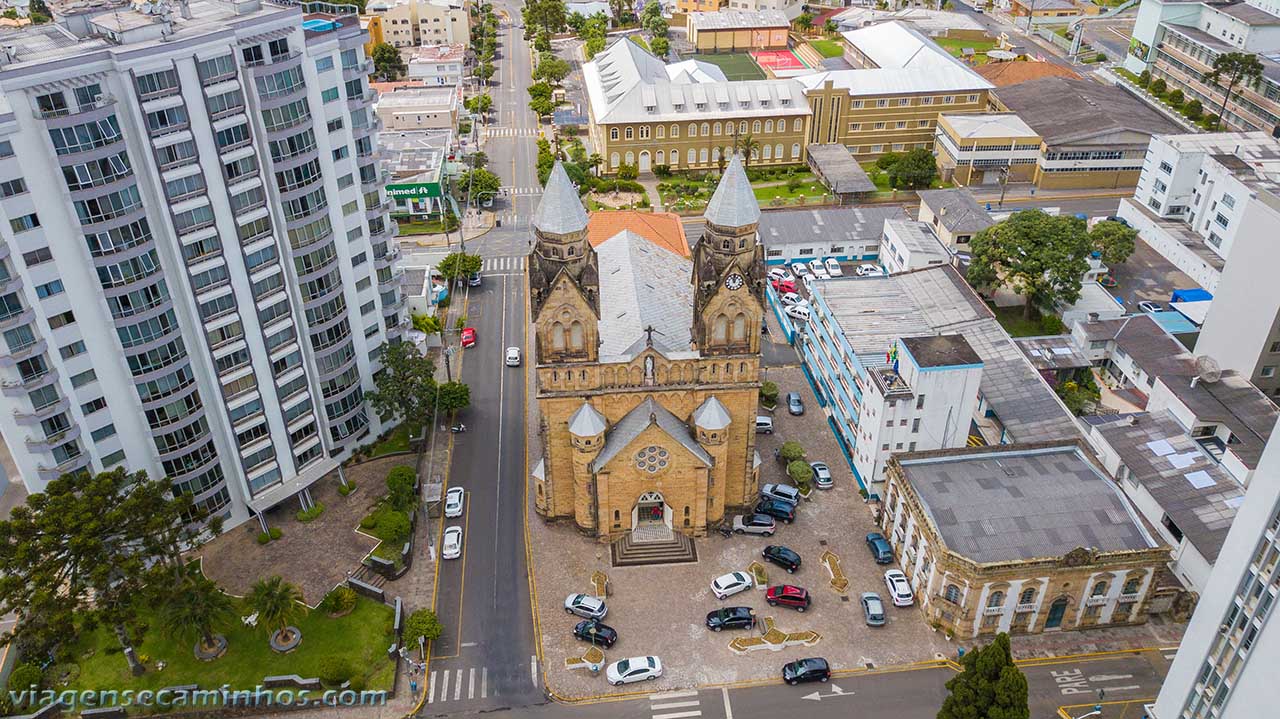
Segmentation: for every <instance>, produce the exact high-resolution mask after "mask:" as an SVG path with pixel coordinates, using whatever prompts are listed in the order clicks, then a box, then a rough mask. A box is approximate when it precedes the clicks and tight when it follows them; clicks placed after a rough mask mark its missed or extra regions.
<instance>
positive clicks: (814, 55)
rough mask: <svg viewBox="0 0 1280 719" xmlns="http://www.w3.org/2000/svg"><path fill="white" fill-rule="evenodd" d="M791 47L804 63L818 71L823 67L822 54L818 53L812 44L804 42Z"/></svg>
mask: <svg viewBox="0 0 1280 719" xmlns="http://www.w3.org/2000/svg"><path fill="white" fill-rule="evenodd" d="M791 49H792V50H794V51H795V53H796V57H798V58H800V61H801V62H803V63H805V64H806V65H808V66H809V67H811V68H813V69H814V70H817V71H819V72H820V71H822V70H823V69H824V68H823V65H822V60H823V57H822V54H821V53H819V52H818V51H817V50H814V49H813V46H811V45H809V44H808V43H804V44H800V45H796V46H795V47H793V48H791Z"/></svg>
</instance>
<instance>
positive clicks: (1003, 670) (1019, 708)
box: [938, 632, 1031, 719]
mask: <svg viewBox="0 0 1280 719" xmlns="http://www.w3.org/2000/svg"><path fill="white" fill-rule="evenodd" d="M960 664H961V665H963V666H964V671H963V672H961V673H959V674H957V675H955V676H954V677H952V678H951V679H949V680H948V681H947V691H949V692H950V694H949V695H948V696H947V698H946V700H944V701H943V703H942V709H941V710H940V711H939V712H938V719H1030V717H1031V710H1030V709H1029V708H1028V707H1027V678H1026V676H1024V675H1023V674H1022V670H1020V669H1018V667H1017V665H1015V664H1014V663H1013V654H1012V653H1011V652H1010V651H1009V635H1008V634H1005V633H1004V632H1001V633H999V634H997V635H996V638H995V639H993V640H992V642H991V643H990V644H988V645H987V646H985V647H982V648H980V649H974V650H972V651H969V652H967V653H966V654H965V655H964V657H962V658H961V659H960Z"/></svg>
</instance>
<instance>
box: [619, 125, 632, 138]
mask: <svg viewBox="0 0 1280 719" xmlns="http://www.w3.org/2000/svg"><path fill="white" fill-rule="evenodd" d="M633 132H634V131H633V130H632V129H631V126H630V125H627V128H626V129H625V130H623V131H622V136H623V137H625V138H627V139H628V140H630V139H632V137H634V134H633Z"/></svg>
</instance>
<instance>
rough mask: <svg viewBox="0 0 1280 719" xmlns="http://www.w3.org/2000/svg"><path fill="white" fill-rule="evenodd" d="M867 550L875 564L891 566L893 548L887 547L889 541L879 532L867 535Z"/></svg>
mask: <svg viewBox="0 0 1280 719" xmlns="http://www.w3.org/2000/svg"><path fill="white" fill-rule="evenodd" d="M867 549H870V550H871V556H873V557H875V558H876V564H892V563H893V547H890V546H889V540H887V539H885V538H884V535H883V534H881V533H879V532H871V533H870V534H868V535H867Z"/></svg>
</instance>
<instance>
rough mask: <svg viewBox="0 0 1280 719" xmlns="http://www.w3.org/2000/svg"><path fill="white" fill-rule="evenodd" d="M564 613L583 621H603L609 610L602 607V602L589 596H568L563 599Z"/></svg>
mask: <svg viewBox="0 0 1280 719" xmlns="http://www.w3.org/2000/svg"><path fill="white" fill-rule="evenodd" d="M564 611H565V613H566V614H576V615H578V616H580V617H582V618H583V619H604V615H606V614H608V613H609V608H608V607H606V606H605V605H604V600H602V599H600V598H598V597H593V596H591V595H590V594H570V595H569V596H567V597H565V599H564Z"/></svg>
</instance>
